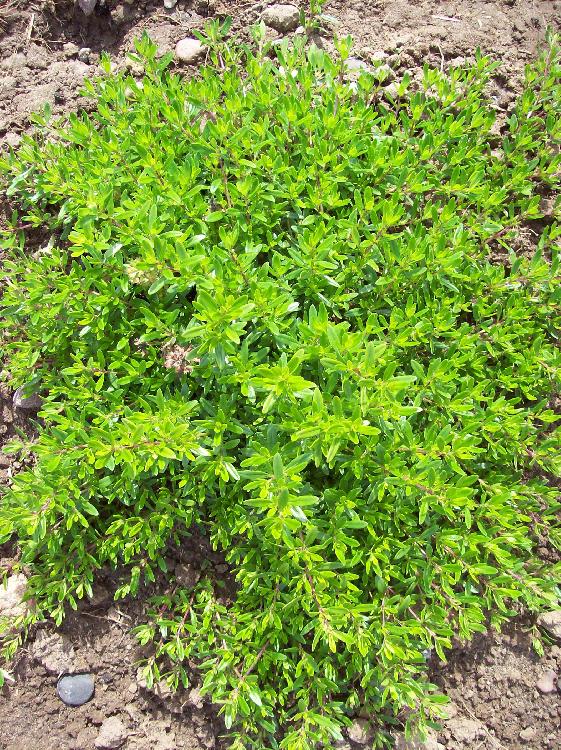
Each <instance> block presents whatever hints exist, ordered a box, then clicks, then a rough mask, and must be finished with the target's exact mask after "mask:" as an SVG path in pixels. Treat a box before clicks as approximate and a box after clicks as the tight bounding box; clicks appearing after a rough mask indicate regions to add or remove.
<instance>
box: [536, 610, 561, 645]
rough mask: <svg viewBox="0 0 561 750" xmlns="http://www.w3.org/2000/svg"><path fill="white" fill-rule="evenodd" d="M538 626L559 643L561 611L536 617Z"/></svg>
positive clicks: (560, 636)
mask: <svg viewBox="0 0 561 750" xmlns="http://www.w3.org/2000/svg"><path fill="white" fill-rule="evenodd" d="M538 625H539V626H540V627H541V628H543V629H544V630H545V631H546V632H547V633H548V634H549V635H550V636H551V637H552V638H555V639H556V640H558V641H561V609H554V610H553V612H544V613H543V614H541V615H540V616H539V617H538Z"/></svg>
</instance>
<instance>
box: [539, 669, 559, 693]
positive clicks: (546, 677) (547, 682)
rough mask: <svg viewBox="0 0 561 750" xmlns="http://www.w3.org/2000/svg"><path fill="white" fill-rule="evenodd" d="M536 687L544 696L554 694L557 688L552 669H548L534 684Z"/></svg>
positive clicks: (555, 676)
mask: <svg viewBox="0 0 561 750" xmlns="http://www.w3.org/2000/svg"><path fill="white" fill-rule="evenodd" d="M536 687H537V689H538V690H539V691H540V693H544V695H548V694H549V693H554V692H555V690H556V687H557V675H556V674H555V672H554V671H553V670H552V669H548V670H547V672H545V673H544V674H543V675H542V676H541V677H540V679H539V680H538V681H537V682H536Z"/></svg>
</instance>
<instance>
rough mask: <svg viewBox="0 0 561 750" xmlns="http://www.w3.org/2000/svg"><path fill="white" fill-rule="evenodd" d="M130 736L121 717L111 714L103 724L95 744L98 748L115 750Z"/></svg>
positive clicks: (100, 749)
mask: <svg viewBox="0 0 561 750" xmlns="http://www.w3.org/2000/svg"><path fill="white" fill-rule="evenodd" d="M128 736H129V733H128V731H127V729H126V727H125V725H124V724H123V722H122V721H121V719H119V718H118V717H117V716H110V717H109V718H108V719H105V721H104V722H103V724H102V725H101V729H100V730H99V734H98V735H97V738H96V740H95V742H94V745H95V747H96V748H98V750H115V748H118V747H121V745H123V743H124V742H125V740H126V739H127V737H128Z"/></svg>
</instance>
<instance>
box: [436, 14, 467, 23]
mask: <svg viewBox="0 0 561 750" xmlns="http://www.w3.org/2000/svg"><path fill="white" fill-rule="evenodd" d="M431 18H436V19H438V20H439V21H451V22H453V23H462V21H461V20H460V19H459V18H454V17H453V16H438V15H435V14H434V13H433V14H432V15H431Z"/></svg>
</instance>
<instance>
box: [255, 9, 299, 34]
mask: <svg viewBox="0 0 561 750" xmlns="http://www.w3.org/2000/svg"><path fill="white" fill-rule="evenodd" d="M261 18H262V19H263V21H264V22H265V23H266V24H267V26H269V27H270V28H271V29H275V31H281V32H286V31H294V30H295V29H296V28H298V26H299V24H300V11H299V10H298V8H297V7H296V6H295V5H289V4H285V3H278V4H276V5H271V6H270V7H269V8H265V10H264V11H263V13H262V15H261Z"/></svg>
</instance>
